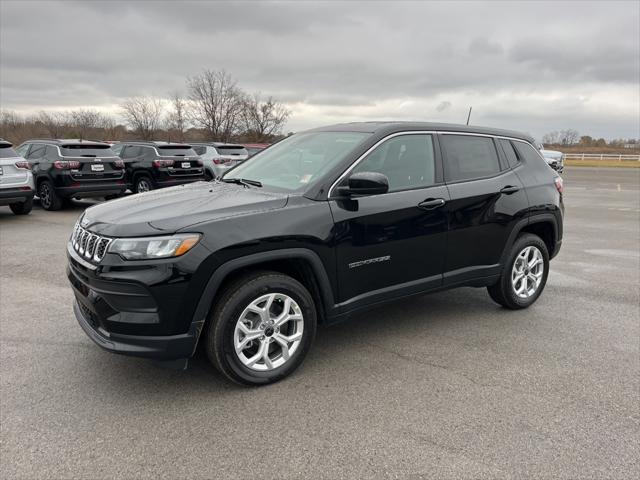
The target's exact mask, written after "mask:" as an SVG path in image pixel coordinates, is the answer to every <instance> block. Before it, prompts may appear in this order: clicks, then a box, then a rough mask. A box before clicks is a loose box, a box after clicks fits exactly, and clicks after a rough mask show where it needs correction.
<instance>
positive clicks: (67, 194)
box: [56, 183, 127, 198]
mask: <svg viewBox="0 0 640 480" xmlns="http://www.w3.org/2000/svg"><path fill="white" fill-rule="evenodd" d="M126 190H127V186H126V185H125V184H124V183H122V184H117V183H107V184H98V185H80V186H74V187H58V188H56V193H57V194H58V195H60V196H61V197H64V198H72V197H77V198H89V197H104V196H106V195H118V194H121V193H124V192H125V191H126Z"/></svg>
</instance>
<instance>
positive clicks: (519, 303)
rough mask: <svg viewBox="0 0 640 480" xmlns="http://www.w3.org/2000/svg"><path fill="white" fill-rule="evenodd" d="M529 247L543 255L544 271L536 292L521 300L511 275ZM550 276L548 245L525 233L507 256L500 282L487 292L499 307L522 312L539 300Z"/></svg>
mask: <svg viewBox="0 0 640 480" xmlns="http://www.w3.org/2000/svg"><path fill="white" fill-rule="evenodd" d="M527 247H535V248H537V249H538V250H539V251H540V253H541V254H542V260H543V264H542V265H543V268H544V270H543V272H542V277H541V279H540V284H539V286H538V287H537V288H536V290H535V292H534V293H533V294H532V295H531V296H529V297H528V298H521V297H519V296H518V295H517V294H516V290H515V287H514V285H513V283H512V281H511V275H512V272H513V266H514V263H515V261H516V258H517V257H518V255H519V254H520V253H521V252H523V251H524V249H525V248H527ZM548 275H549V251H548V250H547V245H546V244H545V243H544V241H543V240H542V239H541V238H540V237H538V236H537V235H533V234H531V233H525V234H522V235H520V236H519V237H518V238H517V239H516V241H515V242H514V244H513V246H512V247H511V251H510V252H509V255H508V256H507V261H506V262H505V265H504V268H503V269H502V274H501V275H500V280H499V281H498V282H497V283H496V284H495V285H491V286H489V287H487V290H488V291H489V296H490V297H491V298H492V299H493V301H495V302H496V303H498V304H499V305H502V306H503V307H505V308H508V309H510V310H520V309H522V308H527V307H529V306H531V305H532V304H533V303H534V302H535V301H536V300H537V299H538V297H539V296H540V294H541V293H542V291H543V290H544V287H545V285H546V284H547V277H548Z"/></svg>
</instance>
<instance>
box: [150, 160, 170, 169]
mask: <svg viewBox="0 0 640 480" xmlns="http://www.w3.org/2000/svg"><path fill="white" fill-rule="evenodd" d="M153 166H154V167H156V168H160V167H173V160H154V161H153Z"/></svg>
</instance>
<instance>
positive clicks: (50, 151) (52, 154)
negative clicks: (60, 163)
mask: <svg viewBox="0 0 640 480" xmlns="http://www.w3.org/2000/svg"><path fill="white" fill-rule="evenodd" d="M45 153H46V156H47V158H50V159H51V158H53V159H54V160H55V159H56V158H57V157H58V149H57V148H56V147H54V146H53V145H47V149H46V152H45Z"/></svg>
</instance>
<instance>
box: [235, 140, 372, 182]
mask: <svg viewBox="0 0 640 480" xmlns="http://www.w3.org/2000/svg"><path fill="white" fill-rule="evenodd" d="M370 135H371V134H370V133H363V132H308V133H298V134H296V135H292V136H290V137H288V138H286V139H284V140H282V141H281V142H278V143H277V144H275V145H273V146H272V147H270V148H269V149H268V150H265V151H264V152H262V153H261V154H260V155H257V156H255V157H252V158H250V159H249V160H247V161H245V162H243V163H241V164H240V165H239V166H237V167H235V168H233V169H232V170H229V171H228V172H227V173H226V174H225V175H224V177H223V179H230V178H245V179H248V180H257V181H259V182H261V183H262V184H263V185H264V186H272V187H276V188H278V189H283V190H287V191H292V192H293V191H303V190H306V189H307V188H308V187H309V186H310V185H311V184H312V183H313V182H315V181H317V180H319V179H320V178H322V176H323V175H324V174H325V173H327V172H328V171H329V170H330V169H331V168H332V167H334V166H336V165H337V164H339V163H340V162H341V161H342V160H343V159H344V158H345V157H346V156H347V154H349V152H351V151H352V150H353V149H354V148H356V147H357V146H358V145H360V144H361V143H362V142H363V141H364V140H365V139H366V138H367V137H369V136H370Z"/></svg>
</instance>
